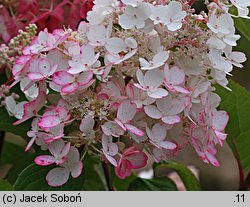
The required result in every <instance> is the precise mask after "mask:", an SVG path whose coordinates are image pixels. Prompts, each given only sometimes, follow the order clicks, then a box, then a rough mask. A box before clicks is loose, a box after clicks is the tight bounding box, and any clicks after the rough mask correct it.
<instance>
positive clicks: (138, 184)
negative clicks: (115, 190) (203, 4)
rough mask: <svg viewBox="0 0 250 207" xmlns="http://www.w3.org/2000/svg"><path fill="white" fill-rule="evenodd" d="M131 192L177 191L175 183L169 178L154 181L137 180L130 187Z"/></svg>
mask: <svg viewBox="0 0 250 207" xmlns="http://www.w3.org/2000/svg"><path fill="white" fill-rule="evenodd" d="M129 190H131V191H176V190H177V188H176V185H175V183H174V181H172V180H171V179H169V178H167V177H161V178H154V179H150V180H149V179H141V178H137V179H136V180H134V181H133V182H132V183H131V184H130V186H129Z"/></svg>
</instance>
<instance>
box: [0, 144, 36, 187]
mask: <svg viewBox="0 0 250 207" xmlns="http://www.w3.org/2000/svg"><path fill="white" fill-rule="evenodd" d="M34 156H35V155H34V154H33V153H31V152H25V151H24V148H23V147H21V146H18V145H15V144H13V143H10V142H7V141H5V142H4V145H3V149H2V153H1V161H2V162H4V163H8V164H11V165H12V167H11V169H10V170H9V172H8V174H7V177H6V178H7V180H8V181H9V182H10V183H12V184H13V183H14V182H15V181H16V179H17V177H18V174H19V173H20V172H21V171H22V170H23V169H24V168H25V167H27V166H28V165H29V164H31V163H32V162H33V160H34Z"/></svg>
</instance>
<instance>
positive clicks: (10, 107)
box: [5, 96, 27, 119]
mask: <svg viewBox="0 0 250 207" xmlns="http://www.w3.org/2000/svg"><path fill="white" fill-rule="evenodd" d="M26 103H27V101H23V102H20V103H18V104H17V103H16V101H15V99H14V98H13V96H7V97H6V98H5V108H6V110H7V112H8V113H9V115H10V116H14V117H16V118H17V119H21V118H22V117H23V114H24V107H23V106H24V104H26Z"/></svg>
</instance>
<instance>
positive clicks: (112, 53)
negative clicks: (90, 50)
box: [105, 37, 138, 65]
mask: <svg viewBox="0 0 250 207" xmlns="http://www.w3.org/2000/svg"><path fill="white" fill-rule="evenodd" d="M137 46H138V44H137V42H136V40H135V39H134V38H132V37H129V38H126V39H125V41H123V40H122V39H120V38H117V37H113V38H110V39H108V40H107V43H106V45H105V47H106V49H107V51H108V53H107V60H108V61H109V62H111V63H112V64H114V65H116V64H120V63H122V62H123V61H125V60H127V59H129V58H131V57H132V56H134V55H135V53H136V52H137ZM119 53H121V54H119ZM124 53H125V55H124Z"/></svg>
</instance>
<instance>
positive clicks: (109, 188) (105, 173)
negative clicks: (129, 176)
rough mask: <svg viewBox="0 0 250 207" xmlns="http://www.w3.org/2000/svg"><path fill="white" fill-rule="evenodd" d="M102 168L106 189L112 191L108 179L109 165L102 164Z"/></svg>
mask: <svg viewBox="0 0 250 207" xmlns="http://www.w3.org/2000/svg"><path fill="white" fill-rule="evenodd" d="M102 168H103V170H104V175H105V180H106V183H107V187H108V190H109V191H113V188H112V185H111V179H110V169H109V164H108V163H106V162H103V163H102Z"/></svg>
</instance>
